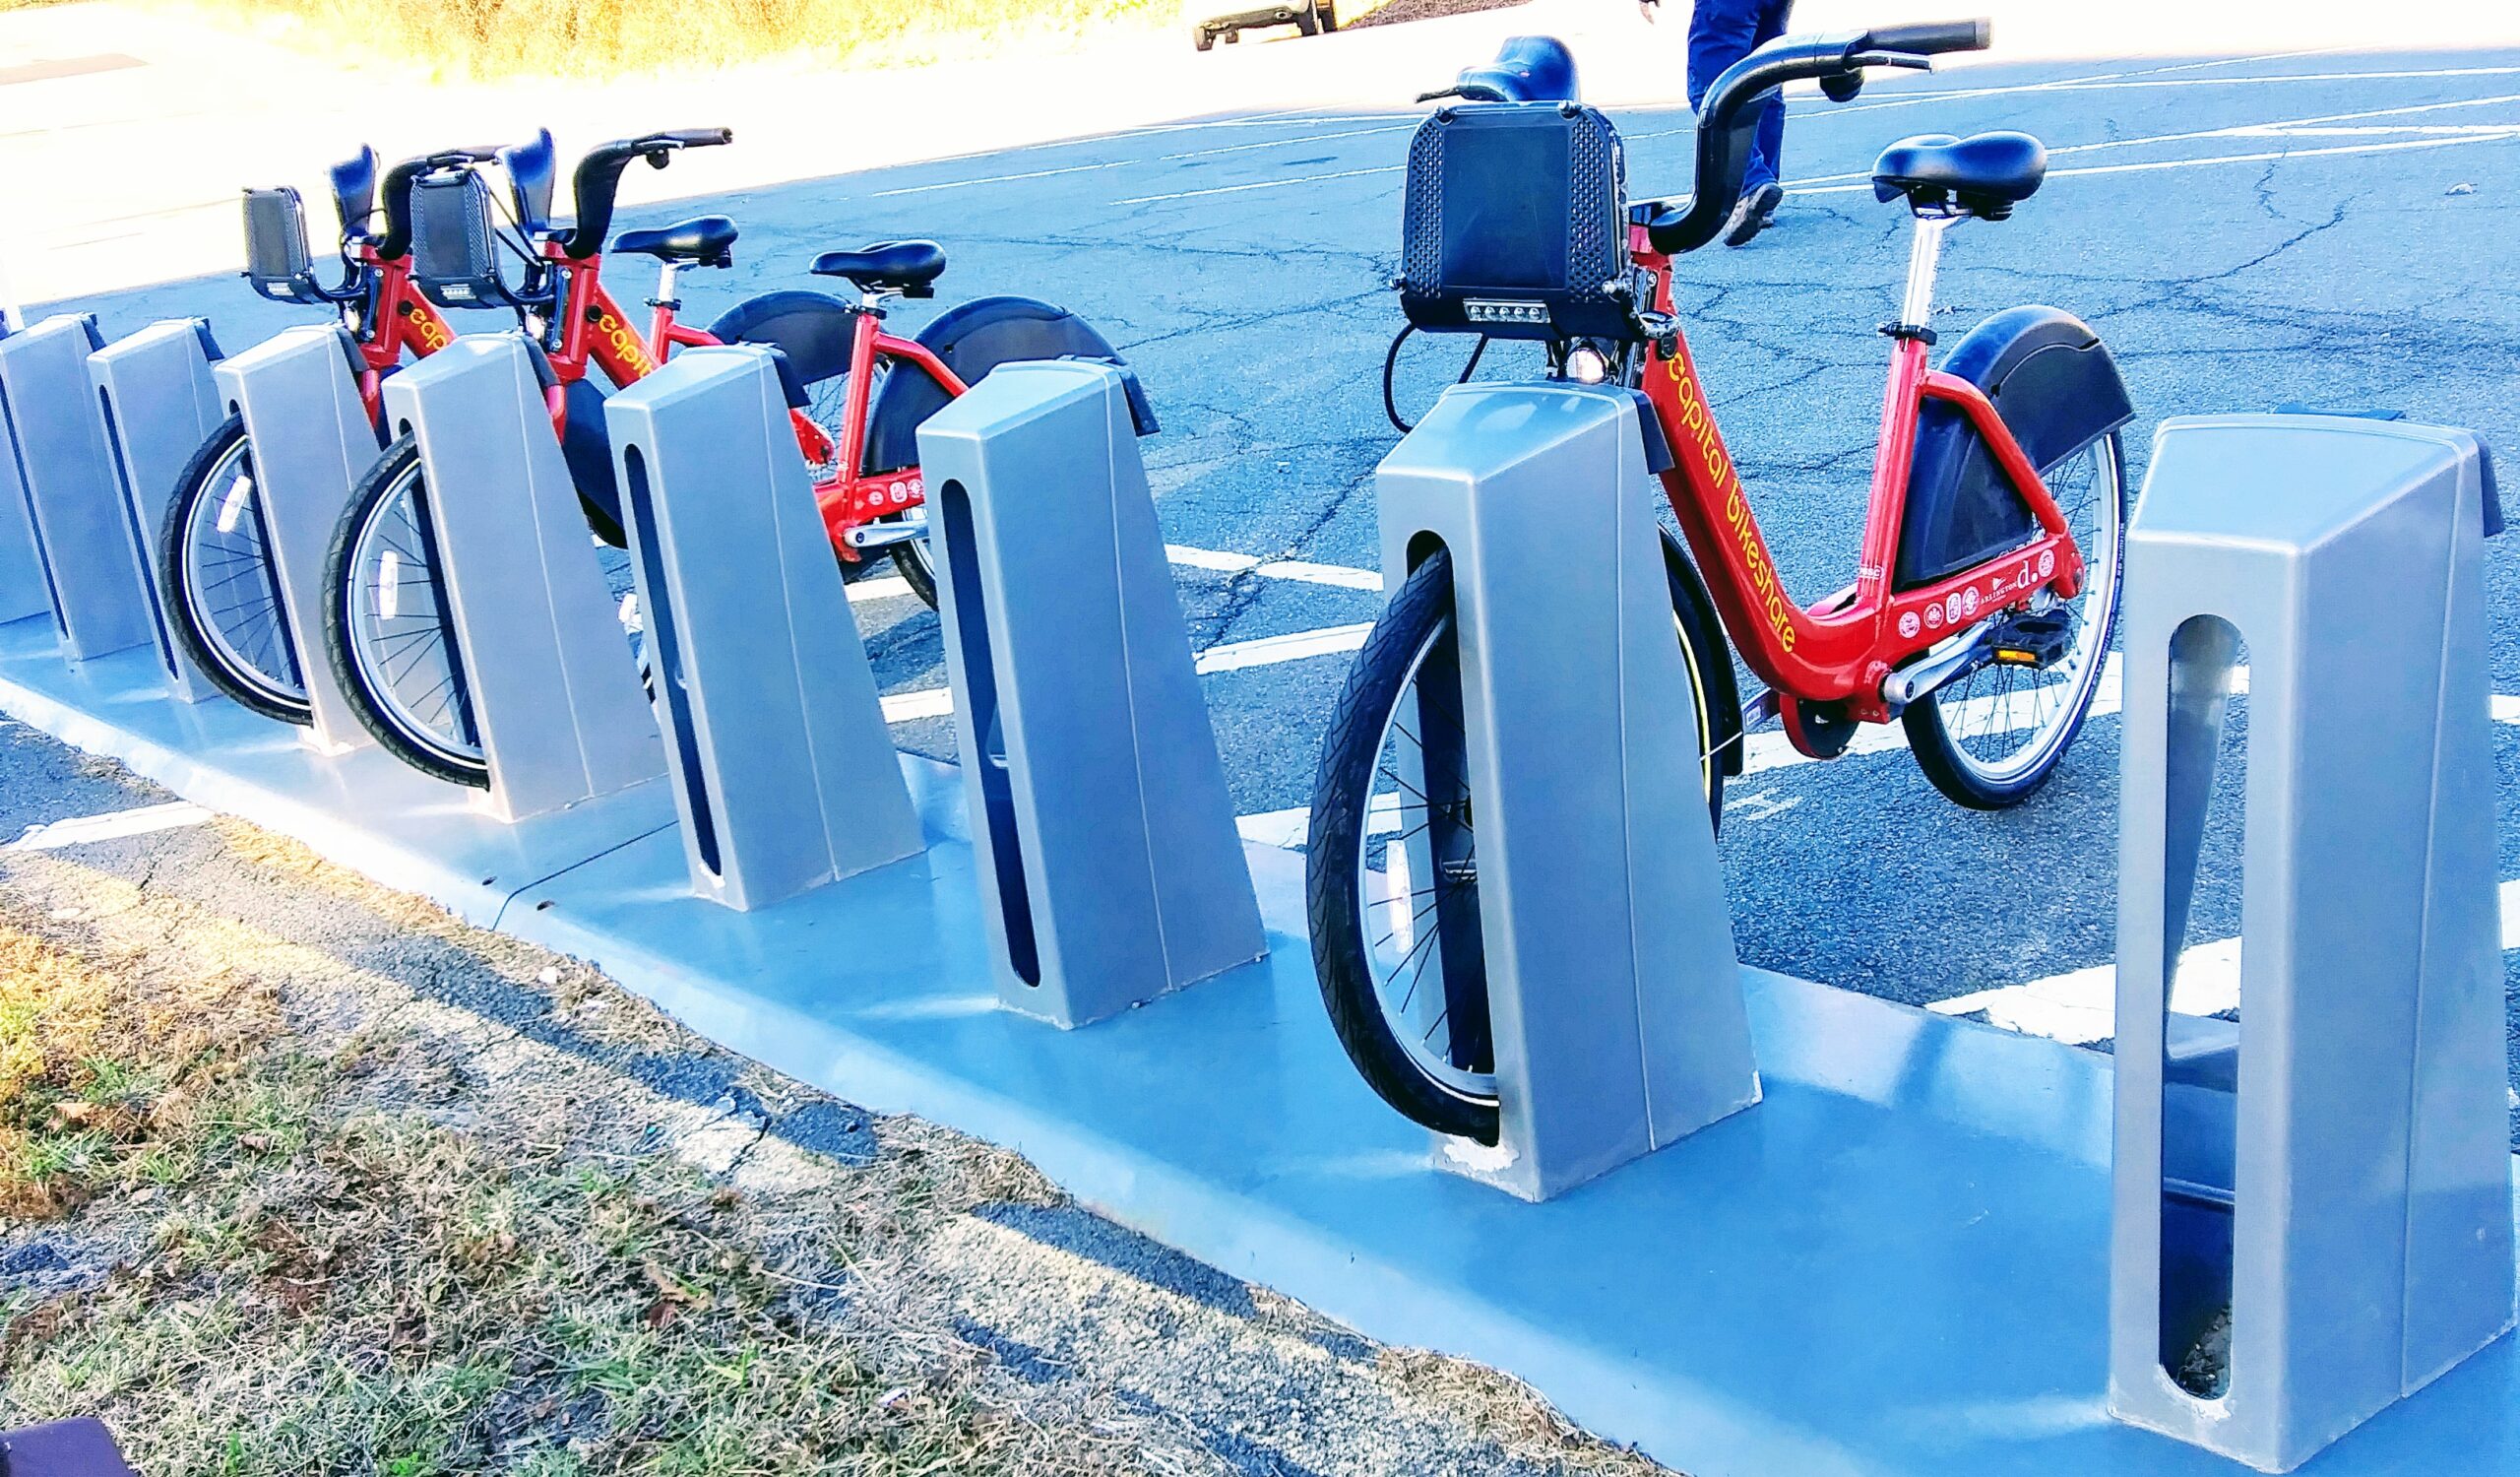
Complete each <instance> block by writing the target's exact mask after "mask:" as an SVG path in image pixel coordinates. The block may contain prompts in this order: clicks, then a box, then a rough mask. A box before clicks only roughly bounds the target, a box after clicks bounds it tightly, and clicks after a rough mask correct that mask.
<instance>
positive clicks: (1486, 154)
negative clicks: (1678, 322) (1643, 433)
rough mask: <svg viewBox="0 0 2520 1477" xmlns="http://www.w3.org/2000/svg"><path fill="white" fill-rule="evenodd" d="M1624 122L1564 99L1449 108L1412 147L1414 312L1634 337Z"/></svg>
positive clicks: (1474, 325)
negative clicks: (1620, 125) (1620, 127)
mask: <svg viewBox="0 0 2520 1477" xmlns="http://www.w3.org/2000/svg"><path fill="white" fill-rule="evenodd" d="M1626 194H1627V165H1626V161H1625V159H1624V157H1623V154H1622V151H1621V149H1620V146H1619V138H1618V130H1617V129H1615V128H1613V127H1611V126H1610V120H1609V119H1608V118H1607V117H1604V116H1603V115H1602V114H1601V113H1599V112H1596V111H1595V110H1593V109H1592V108H1589V107H1581V106H1577V105H1575V104H1572V103H1558V102H1504V103H1473V104H1469V105H1466V106H1457V107H1448V108H1443V109H1441V110H1439V111H1437V112H1436V113H1435V115H1434V116H1433V117H1431V118H1428V119H1427V120H1426V121H1425V122H1424V123H1423V124H1420V125H1419V126H1418V136H1417V138H1416V139H1415V140H1414V141H1413V142H1412V143H1411V144H1410V146H1409V181H1408V189H1407V196H1406V204H1405V205H1404V206H1403V207H1402V215H1403V227H1402V229H1403V237H1402V247H1401V281H1400V305H1401V310H1402V311H1403V312H1405V313H1407V314H1408V316H1409V321H1410V322H1411V323H1413V324H1415V325H1417V326H1418V328H1420V329H1424V330H1427V331H1429V332H1434V333H1477V334H1484V335H1486V336H1487V337H1489V338H1493V339H1567V338H1579V337H1580V338H1595V339H1619V340H1624V339H1631V338H1634V337H1635V335H1636V329H1635V325H1634V322H1633V318H1632V315H1631V313H1630V307H1631V302H1630V299H1631V296H1632V293H1631V289H1630V286H1629V268H1628V257H1627V225H1626V222H1625V219H1624V212H1625V200H1626Z"/></svg>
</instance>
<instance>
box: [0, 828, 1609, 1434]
mask: <svg viewBox="0 0 2520 1477" xmlns="http://www.w3.org/2000/svg"><path fill="white" fill-rule="evenodd" d="M157 844H158V845H160V846H162V847H164V848H166V849H168V850H169V851H173V850H176V849H180V848H184V847H190V848H192V850H193V852H194V853H197V854H198V853H206V854H208V855H207V856H202V855H189V856H186V857H184V858H183V859H181V860H168V859H162V858H144V857H133V858H131V859H128V861H127V863H126V865H124V866H123V867H122V868H121V870H120V871H119V872H112V871H100V870H97V869H95V868H92V867H86V866H83V865H81V864H80V863H78V862H76V861H73V860H70V859H68V858H65V857H53V856H44V855H32V856H20V857H0V1428H6V1427H10V1426H14V1425H18V1424H22V1423H26V1422H31V1421H35V1420H42V1419H51V1418H54V1417H57V1416H61V1415H67V1414H94V1415H98V1416H101V1417H103V1418H104V1419H105V1420H106V1421H107V1422H108V1423H109V1424H111V1425H112V1426H113V1427H114V1429H115V1430H116V1432H117V1434H118V1436H119V1437H120V1438H121V1439H122V1441H123V1442H124V1444H125V1446H126V1448H127V1449H128V1450H129V1452H130V1453H131V1455H132V1457H133V1460H134V1464H135V1465H136V1466H137V1467H138V1468H139V1469H140V1470H143V1471H146V1472H149V1473H151V1474H152V1477H190V1474H231V1473H233V1474H246V1473H250V1474H273V1477H304V1474H335V1473H339V1474H350V1473H360V1474H367V1473H385V1474H391V1477H452V1474H459V1473H500V1474H521V1477H561V1474H588V1473H598V1472H601V1473H635V1474H661V1477H662V1474H685V1473H688V1474H699V1473H707V1474H712V1477H744V1474H771V1473H782V1474H784V1473H805V1472H815V1473H823V1472H830V1473H851V1474H870V1477H871V1474H905V1477H906V1474H912V1473H938V1474H942V1473H953V1474H963V1473H986V1472H1021V1473H1026V1474H1035V1473H1049V1474H1059V1473H1134V1472H1148V1473H1164V1474H1176V1473H1228V1472H1235V1471H1246V1470H1252V1469H1254V1466H1253V1464H1254V1463H1255V1462H1263V1461H1267V1460H1274V1459H1275V1456H1274V1455H1273V1453H1276V1452H1279V1451H1285V1452H1287V1453H1289V1459H1291V1460H1292V1461H1294V1462H1296V1463H1297V1464H1299V1465H1300V1466H1301V1467H1302V1469H1304V1470H1308V1471H1317V1472H1322V1473H1381V1472H1391V1471H1418V1470H1425V1471H1436V1470H1441V1471H1446V1472H1459V1473H1481V1474H1485V1473H1496V1474H1503V1473H1531V1472H1541V1471H1562V1472H1591V1473H1618V1474H1628V1473H1645V1472H1650V1471H1654V1470H1658V1469H1656V1468H1654V1467H1653V1466H1652V1465H1651V1464H1650V1463H1648V1462H1645V1461H1643V1460H1642V1459H1641V1458H1637V1457H1634V1456H1632V1455H1630V1454H1627V1453H1624V1452H1620V1451H1617V1450H1614V1449H1612V1448H1609V1447H1607V1446H1605V1445H1602V1444H1600V1443H1599V1442H1596V1441H1594V1440H1592V1439H1591V1438H1589V1437H1586V1436H1584V1435H1582V1434H1581V1433H1579V1432H1576V1431H1574V1430H1573V1429H1572V1428H1571V1427H1569V1426H1567V1425H1566V1424H1565V1423H1564V1422H1563V1421H1562V1420H1561V1419H1560V1418H1558V1417H1557V1416H1556V1415H1555V1414H1554V1412H1552V1411H1550V1410H1549V1409H1548V1407H1547V1406H1546V1405H1545V1404H1544V1402H1542V1401H1540V1400H1538V1399H1537V1398H1536V1397H1535V1396H1533V1394H1532V1393H1531V1391H1529V1390H1528V1389H1527V1388H1525V1387H1523V1386H1521V1385H1519V1384H1517V1383H1515V1382H1514V1381H1509V1380H1505V1379H1503V1378H1502V1377H1498V1376H1494V1375H1490V1374H1487V1373H1486V1372H1483V1371H1476V1370H1474V1369H1472V1367H1469V1366H1465V1365H1461V1364H1458V1363H1457V1362H1453V1361H1446V1360H1441V1359H1436V1358H1433V1357H1432V1356H1424V1355H1408V1354H1398V1353H1394V1352H1392V1351H1384V1350H1378V1349H1376V1348H1375V1347H1374V1346H1372V1345H1370V1344H1368V1343H1366V1342H1364V1341H1363V1340H1360V1339H1357V1338H1356V1337H1355V1335H1354V1334H1352V1333H1349V1332H1347V1331H1346V1330H1344V1329H1341V1328H1339V1327H1338V1326H1337V1325H1335V1324H1332V1323H1329V1322H1328V1321H1327V1320H1325V1319H1322V1318H1320V1317H1318V1316H1315V1315H1313V1314H1311V1313H1309V1312H1308V1311H1306V1310H1304V1309H1302V1308H1300V1307H1299V1306H1298V1305H1294V1304H1292V1303H1290V1302H1288V1301H1287V1300H1285V1299H1282V1298H1278V1297H1276V1296H1274V1295H1272V1294H1268V1293H1267V1292H1265V1290H1261V1289H1247V1288H1242V1287H1241V1286H1240V1285H1239V1284H1236V1283H1233V1282H1232V1281H1231V1279H1228V1278H1221V1277H1219V1276H1218V1274H1216V1273H1214V1272H1212V1271H1209V1270H1207V1269H1204V1268H1199V1267H1197V1266H1196V1264H1195V1263H1189V1262H1187V1261H1186V1260H1185V1259H1182V1258H1171V1262H1170V1263H1162V1258H1165V1257H1168V1256H1169V1254H1170V1253H1166V1252H1162V1251H1161V1249H1157V1248H1153V1247H1152V1246H1151V1244H1145V1243H1135V1242H1134V1241H1133V1239H1131V1238H1128V1237H1127V1236H1126V1233H1122V1232H1118V1231H1116V1230H1115V1229H1113V1228H1110V1227H1108V1226H1107V1225H1106V1224H1104V1223H1101V1222H1098V1221H1096V1220H1095V1219H1094V1218H1093V1217H1091V1216H1090V1215H1086V1214H1085V1213H1083V1212H1081V1211H1079V1210H1077V1209H1076V1208H1075V1207H1073V1206H1071V1205H1068V1204H1066V1203H1065V1201H1064V1199H1063V1197H1062V1196H1060V1195H1059V1193H1058V1192H1057V1190H1056V1189H1055V1188H1053V1187H1051V1186H1050V1185H1048V1184H1047V1183H1046V1182H1044V1181H1043V1180H1042V1179H1041V1178H1040V1175H1039V1174H1038V1173H1037V1172H1035V1171H1034V1170H1033V1168H1032V1167H1031V1166H1030V1165H1029V1164H1027V1163H1025V1162H1024V1161H1023V1160H1022V1159H1020V1158H1018V1157H1016V1156H1014V1155H1011V1154H1008V1153H1005V1152H1002V1151H999V1150H996V1149H992V1148H990V1147H988V1146H986V1145H984V1144H980V1143H977V1142H976V1141H974V1140H971V1139H969V1138H966V1137H963V1136H962V1135H960V1134H956V1133H953V1132H951V1131H948V1130H946V1129H943V1128H939V1127H937V1126H935V1125H932V1124H925V1123H922V1122H919V1121H917V1120H914V1119H871V1120H870V1119H868V1118H867V1117H866V1116H865V1115H863V1114H862V1113H859V1112H858V1111H857V1110H854V1109H851V1108H850V1107H849V1106H848V1105H847V1104H844V1103H839V1102H837V1101H835V1100H832V1099H829V1098H827V1097H824V1096H822V1095H820V1094H817V1093H815V1092H814V1091H813V1090H812V1089H810V1088H807V1087H804V1086H802V1085H801V1084H798V1083H795V1082H792V1081H788V1080H787V1079H784V1078H780V1077H777V1076H776V1075H775V1074H773V1073H770V1072H768V1071H766V1070H764V1069H763V1068H761V1067H759V1066H757V1065H754V1064H751V1063H745V1062H742V1061H740V1060H737V1059H732V1058H729V1057H727V1056H726V1054H725V1053H722V1052H718V1051H716V1050H715V1049H714V1048H711V1047H709V1046H708V1045H707V1044H706V1043H704V1042H700V1041H698V1040H697V1039H695V1038H693V1037H692V1036H690V1034H689V1033H688V1032H686V1031H684V1030H683V1028H681V1027H680V1026H679V1025H677V1024H676V1023H674V1022H673V1021H671V1020H670V1019H669V1018H667V1017H665V1016H663V1015H662V1014H661V1013H659V1012H657V1011H656V1010H655V1009H654V1008H653V1007H652V1006H650V1005H648V1004H647V1003H646V1002H645V1001H642V1000H638V999H636V998H634V997H632V996H629V995H625V994H624V993H623V992H621V991H620V990H619V989H618V988H617V987H614V986H612V985H611V984H610V983H609V982H607V981H605V980H603V979H602V977H601V976H600V975H599V974H597V973H596V972H595V971H594V970H592V969H589V968H587V967H586V966H585V965H583V964H580V963H577V962H575V961H571V960H565V959H559V958H555V957H554V956H551V955H549V954H547V953H544V952H542V951H540V950H537V949H534V948H532V947H530V946H528V945H525V944H522V943H518V942H516V941H515V940H511V939H506V938H503V937H499V936H497V935H492V934H485V933H481V932H478V931H473V930H471V929H468V928H465V927H463V926H462V925H460V924H458V923H456V922H455V921H453V920H451V919H449V918H447V917H446V916H445V915H444V914H442V913H440V912H438V911H437V910H436V909H434V908H432V907H430V906H429V905H427V904H426V903H423V902H421V901H419V900H417V899H412V898H409V897H402V896H398V895H395V894H391V893H387V892H385V891H383V890H382V889H378V888H375V887H373V886H372V885H370V884H368V883H365V882H364V881H362V880H360V879H359V878H357V877H355V876H354V875H352V874H350V873H347V872H344V871H341V870H340V869H339V868H335V867H331V866H330V865H329V864H326V863H324V862H322V861H321V860H320V859H317V858H315V857H314V856H313V855H312V854H311V853H308V852H306V851H304V850H303V849H302V848H299V847H297V846H295V845H294V844H292V843H288V842H284V841H280V840H277V839H275V838H272V837H270V836H267V835H265V834H263V833H261V832H257V831H254V830H252V829H251V828H250V827H244V826H238V825H232V824H221V825H218V826H214V827H206V828H203V829H202V830H200V831H196V832H193V833H189V835H177V836H172V837H168V838H161V839H160V840H159V841H158V843H157ZM212 892H215V893H216V894H217V895H219V896H221V897H222V898H228V899H235V898H240V897H244V896H247V895H249V894H250V895H252V896H253V897H254V898H255V901H254V903H253V904H252V905H251V906H250V907H245V908H244V909H243V911H244V913H245V916H247V917H254V918H262V919H263V920H264V922H263V923H261V924H259V925H249V924H248V923H246V922H244V921H241V920H240V918H239V917H237V916H236V915H235V914H233V913H231V912H230V911H228V910H227V909H226V908H224V907H222V908H219V909H213V908H210V907H208V906H205V905H204V903H203V902H202V901H201V900H200V899H201V898H202V897H203V896H204V895H205V894H207V893H212ZM282 904H285V907H282V906H281V905H282ZM257 909H259V910H262V911H261V912H257V911H256V910H257ZM276 910H277V911H276ZM290 910H295V911H290ZM283 914H284V915H285V916H286V917H288V918H290V919H292V920H298V921H302V922H304V923H305V924H306V925H307V926H306V927H305V928H303V929H302V930H299V931H296V932H295V933H293V934H292V933H289V932H288V931H285V930H283V931H275V926H274V925H273V924H272V923H271V922H270V920H271V918H273V917H276V916H281V915H283ZM319 943H320V946H319ZM352 961H357V962H352ZM502 991H504V992H509V993H510V995H511V997H512V998H511V1003H513V999H523V1000H524V1001H525V1002H526V1005H527V1007H528V1008H527V1010H526V1011H525V1012H524V1013H523V1014H522V1015H519V1014H517V1012H515V1011H510V1012H509V1014H510V1015H511V1016H515V1017H516V1018H508V1017H506V1016H503V1017H501V1018H491V1017H490V1016H485V1015H483V1014H481V1013H478V1012H477V1011H475V1010H473V1009H468V1008H461V1007H459V1006H458V1005H456V1004H453V1003H450V1002H449V1001H450V1000H452V999H455V998H459V997H469V996H467V995H466V994H465V993H466V992H488V993H489V994H490V995H496V993H497V992H502ZM661 1062H662V1063H668V1064H675V1065H676V1068H677V1069H682V1068H686V1067H689V1066H692V1065H693V1064H695V1063H696V1064H698V1065H700V1066H705V1067H706V1068H707V1071H706V1072H705V1073H702V1076H703V1077H704V1079H705V1080H707V1081H709V1082H712V1083H720V1082H723V1083H725V1084H726V1086H725V1089H724V1090H725V1096H724V1097H722V1098H720V1099H719V1100H718V1101H715V1102H711V1103H706V1104H702V1103H700V1102H696V1101H694V1100H693V1098H692V1096H691V1095H690V1094H689V1093H685V1094H684V1095H683V1096H680V1097H677V1096H675V1095H674V1094H673V1092H671V1091H660V1090H659V1089H658V1088H656V1087H655V1086H654V1085H653V1084H652V1083H650V1082H649V1081H647V1078H652V1077H653V1076H654V1075H655V1074H654V1072H653V1071H650V1070H649V1068H651V1067H653V1066H654V1065H655V1064H656V1063H661ZM625 1067H627V1068H632V1069H630V1070H625ZM643 1074H644V1076H643ZM706 1090H707V1091H709V1092H716V1091H718V1090H719V1088H717V1087H714V1086H713V1087H710V1088H708V1089H706ZM817 1118H818V1119H819V1121H820V1122H822V1123H824V1124H826V1125H827V1127H829V1128H830V1131H829V1132H828V1133H827V1134H826V1135H825V1137H826V1140H827V1141H829V1142H833V1143H836V1144H838V1145H839V1147H837V1148H835V1149H834V1151H833V1153H832V1154H824V1153H817V1152H809V1151H808V1150H807V1149H805V1148H802V1147H799V1142H800V1141H801V1138H798V1139H797V1140H796V1141H791V1136H790V1135H789V1134H788V1132H787V1130H786V1127H785V1125H787V1124H797V1123H802V1122H805V1121H806V1120H808V1119H817ZM775 1128H777V1131H774V1129H775ZM1079 1237H1082V1238H1083V1240H1082V1241H1080V1240H1078V1238H1079ZM1114 1246H1118V1247H1119V1250H1120V1253H1121V1254H1118V1255H1115V1254H1114V1253H1113V1247H1114ZM1132 1247H1134V1248H1136V1250H1131V1248H1132ZM1140 1255H1145V1256H1149V1257H1152V1258H1155V1264H1150V1265H1143V1266H1142V1265H1138V1264H1136V1263H1134V1262H1132V1261H1130V1260H1129V1259H1128V1258H1130V1257H1133V1256H1140ZM1259 1469H1264V1470H1265V1469H1268V1468H1266V1467H1265V1466H1263V1467H1260V1468H1259Z"/></svg>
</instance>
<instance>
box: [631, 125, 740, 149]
mask: <svg viewBox="0 0 2520 1477" xmlns="http://www.w3.org/2000/svg"><path fill="white" fill-rule="evenodd" d="M650 137H652V138H657V139H662V140H664V141H666V142H668V143H674V144H680V145H681V146H682V147H683V148H685V149H707V148H709V147H711V146H712V145H716V144H731V143H733V142H734V141H735V131H734V130H733V129H731V128H670V129H667V130H665V131H664V132H663V133H660V134H652V135H650Z"/></svg>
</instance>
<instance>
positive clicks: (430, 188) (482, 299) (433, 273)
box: [411, 169, 538, 308]
mask: <svg viewBox="0 0 2520 1477" xmlns="http://www.w3.org/2000/svg"><path fill="white" fill-rule="evenodd" d="M505 249H506V243H505V242H504V241H503V240H502V239H501V238H500V235H499V229H498V223H497V222H496V221H495V220H493V219H492V217H491V205H490V186H489V184H488V183H487V182H486V181H484V180H483V179H482V178H481V176H480V175H478V174H475V173H474V172H473V171H472V170H470V169H463V170H457V171H453V172H450V173H445V174H433V175H430V176H428V177H426V178H423V179H421V180H419V181H418V182H416V183H414V184H413V185H412V186H411V280H412V281H413V282H415V283H417V284H419V289H420V291H421V293H422V294H423V295H425V296H426V297H427V298H428V300H429V301H431V302H434V303H436V304H437V305H438V306H439V307H442V308H472V307H494V308H514V307H526V306H530V305H532V304H533V303H534V302H535V301H536V298H535V296H534V289H535V287H536V282H537V277H538V274H537V273H536V272H535V271H534V270H533V268H532V266H531V265H530V264H526V263H513V264H512V263H509V262H504V261H502V260H501V253H502V251H503V250H505Z"/></svg>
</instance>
